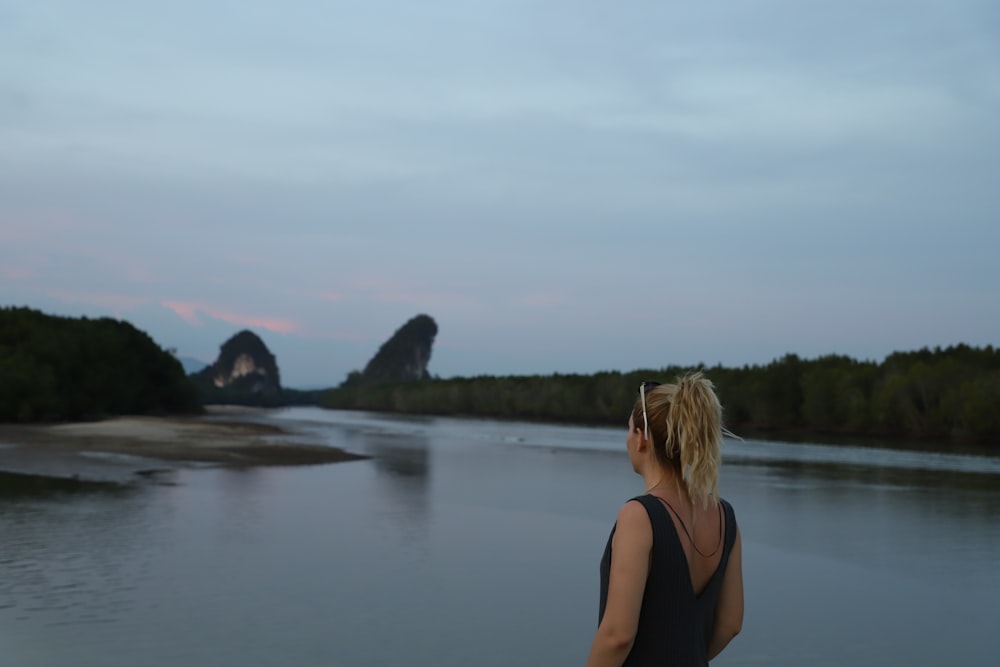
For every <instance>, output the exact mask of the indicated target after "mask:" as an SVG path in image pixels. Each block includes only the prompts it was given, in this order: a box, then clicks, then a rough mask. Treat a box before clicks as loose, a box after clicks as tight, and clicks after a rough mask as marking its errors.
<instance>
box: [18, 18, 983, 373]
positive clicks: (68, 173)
mask: <svg viewBox="0 0 1000 667" xmlns="http://www.w3.org/2000/svg"><path fill="white" fill-rule="evenodd" d="M998 186H1000V4H998V3H996V2H994V1H993V0H864V1H861V0H843V1H841V2H836V3H819V2H801V1H800V0H730V1H729V2H718V1H714V0H699V1H697V2H695V1H689V0H678V1H675V2H663V1H662V0H658V1H656V2H647V1H644V0H635V1H633V2H626V3H608V2H592V1H591V0H573V1H572V2H569V1H565V0H533V1H531V2H527V1H520V0H508V1H496V0H482V1H477V2H472V1H469V0H461V1H458V0H450V1H444V0H426V1H424V2H403V1H401V0H396V1H394V2H388V1H384V0H367V1H366V2H363V3H357V2H338V1H336V0H323V1H314V0H298V1H297V2H294V3H286V2H276V1H261V0H240V1H239V2H236V1H222V0H215V1H212V0H208V1H206V0H198V1H197V2H195V1H193V0H172V1H171V2H155V3H153V2H142V1H129V2H125V1H122V0H115V1H110V0H90V1H89V2H79V1H78V0H0V305H6V306H29V307H32V308H36V309H39V310H43V311H45V312H49V313H53V314H60V315H72V316H79V315H86V316H88V317H98V316H110V317H115V318H119V319H124V320H128V321H129V322H132V323H133V324H135V325H136V326H138V327H139V328H141V329H143V330H145V331H147V332H148V333H149V334H150V335H151V336H152V337H153V339H154V340H155V341H156V342H157V343H159V344H160V345H162V346H163V347H165V348H171V349H175V350H176V351H177V353H178V354H179V355H181V356H189V357H195V358H199V359H202V360H204V361H206V362H211V361H214V359H215V357H216V356H217V354H218V349H219V346H220V345H221V344H222V343H223V342H224V341H225V340H226V339H227V338H228V337H229V336H231V335H233V334H235V333H236V332H238V331H240V330H242V329H244V328H249V329H250V330H252V331H254V332H255V333H257V334H258V335H259V336H260V337H261V338H262V339H263V340H264V342H265V343H266V344H267V345H268V347H269V348H270V349H271V351H272V352H274V354H275V355H276V357H277V361H278V365H279V367H280V369H281V372H282V382H283V384H285V385H286V386H292V387H313V386H332V385H335V384H339V383H340V382H341V381H342V380H343V379H344V377H345V376H346V374H347V373H348V372H349V371H351V370H353V369H359V368H363V367H364V365H365V363H366V362H367V361H368V359H369V358H371V356H372V355H373V354H374V353H375V351H376V350H377V349H378V347H379V345H380V344H381V343H382V342H384V341H385V340H386V339H388V337H389V336H391V335H392V333H393V332H394V331H395V330H396V329H397V328H399V327H400V326H402V324H404V323H405V322H406V321H407V320H408V319H410V318H411V317H413V316H415V315H417V314H419V313H426V314H428V315H431V316H432V317H433V318H434V319H435V320H436V321H437V323H438V327H439V334H438V337H437V340H436V342H435V345H434V350H433V355H432V358H431V361H430V366H429V370H430V372H431V373H432V374H435V375H439V376H441V377H452V376H470V375H480V374H498V375H505V374H536V373H541V374H548V373H553V372H560V373H593V372H596V371H601V370H621V371H628V370H633V369H638V368H647V369H648V368H661V367H663V366H667V365H672V364H678V365H694V364H698V363H705V364H708V365H714V364H717V363H721V364H723V365H730V366H733V365H743V364H762V363H767V362H769V361H771V360H773V359H775V358H778V357H781V356H783V355H784V354H786V353H795V354H798V355H800V356H802V357H805V358H814V357H816V356H819V355H824V354H846V355H849V356H852V357H855V358H858V359H871V360H876V361H878V360H881V359H883V358H884V357H885V356H886V355H887V354H890V353H891V352H893V351H897V350H912V349H918V348H921V347H925V346H929V347H934V346H938V345H941V346H947V345H951V344H955V343H962V342H964V343H967V344H970V345H978V346H982V345H988V344H989V345H998V344H1000V261H998V260H997V255H998V248H1000V194H998Z"/></svg>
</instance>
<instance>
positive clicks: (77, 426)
mask: <svg viewBox="0 0 1000 667" xmlns="http://www.w3.org/2000/svg"><path fill="white" fill-rule="evenodd" d="M243 412H244V411H237V410H225V411H220V410H218V409H216V410H212V411H211V412H210V414H209V415H208V416H198V417H116V418H113V419H106V420H102V421H95V422H81V423H69V424H32V425H21V424H0V470H5V471H8V472H15V473H23V474H33V475H48V476H53V477H74V478H108V477H120V476H121V474H122V470H123V469H125V470H131V473H133V474H134V473H141V472H144V471H146V470H148V469H150V468H154V469H155V468H156V466H157V464H156V461H159V462H161V464H162V462H172V463H176V464H183V463H188V464H192V465H194V464H206V465H207V464H215V465H224V466H241V467H242V466H261V465H267V466H280V465H310V464H322V463H338V462H342V461H354V460H358V459H364V458H368V457H366V456H361V455H358V454H352V453H350V452H346V451H344V450H342V449H338V448H336V447H331V446H327V445H321V444H303V443H302V442H301V441H299V440H300V436H297V435H296V434H295V433H292V432H290V431H287V430H285V429H282V428H280V427H278V426H275V425H271V424H263V423H258V422H254V421H244V420H241V419H240V417H241V416H243V414H242V413H243ZM293 440H296V441H293ZM150 460H153V461H150ZM74 466H76V468H77V469H78V470H77V471H76V472H74ZM112 473H113V474H112Z"/></svg>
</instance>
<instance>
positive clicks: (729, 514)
mask: <svg viewBox="0 0 1000 667" xmlns="http://www.w3.org/2000/svg"><path fill="white" fill-rule="evenodd" d="M719 502H720V503H722V510H723V512H724V516H725V518H726V537H725V544H724V545H723V547H722V559H721V560H720V561H719V568H718V570H717V571H718V572H723V573H724V572H725V571H726V565H727V564H728V563H729V554H730V553H731V552H732V550H733V545H734V544H736V512H734V511H733V506H732V505H730V504H729V501H727V500H725V499H724V498H719Z"/></svg>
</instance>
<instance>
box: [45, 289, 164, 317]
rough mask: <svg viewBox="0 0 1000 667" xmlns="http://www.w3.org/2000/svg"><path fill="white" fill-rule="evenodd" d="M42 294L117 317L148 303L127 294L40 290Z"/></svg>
mask: <svg viewBox="0 0 1000 667" xmlns="http://www.w3.org/2000/svg"><path fill="white" fill-rule="evenodd" d="M42 293H43V294H45V295H46V296H49V297H52V298H54V299H59V300H60V301H64V302H67V303H84V304H87V305H90V306H98V307H100V308H106V309H108V310H110V311H113V312H114V313H115V314H116V315H119V316H120V315H121V313H122V311H126V310H131V309H133V308H136V307H138V306H141V305H144V304H147V303H149V299H147V298H145V297H139V296H132V295H129V294H108V293H100V292H75V291H71V290H63V289H44V290H42Z"/></svg>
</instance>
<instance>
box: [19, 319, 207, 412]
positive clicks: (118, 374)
mask: <svg viewBox="0 0 1000 667" xmlns="http://www.w3.org/2000/svg"><path fill="white" fill-rule="evenodd" d="M200 410H201V408H200V405H199V403H198V397H197V392H196V390H195V388H194V386H193V385H192V384H191V383H190V382H189V381H188V380H187V378H186V377H185V375H184V370H183V369H182V368H181V365H180V362H178V361H177V359H175V358H174V357H173V356H172V355H170V354H169V353H167V352H165V351H164V350H163V349H162V348H160V347H159V346H158V345H157V344H156V343H155V342H153V340H152V339H151V338H150V337H149V336H148V335H146V334H145V333H144V332H142V331H139V330H138V329H136V328H135V327H134V326H132V325H131V324H128V323H127V322H120V321H118V320H112V319H110V318H101V319H87V318H69V317H54V316H51V315H45V314H43V313H41V312H38V311H35V310H31V309H28V308H0V421H17V422H30V421H55V420H77V419H93V418H98V417H104V416H108V415H117V414H149V413H177V412H199V411H200Z"/></svg>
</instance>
